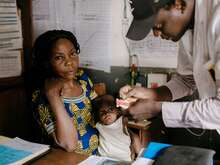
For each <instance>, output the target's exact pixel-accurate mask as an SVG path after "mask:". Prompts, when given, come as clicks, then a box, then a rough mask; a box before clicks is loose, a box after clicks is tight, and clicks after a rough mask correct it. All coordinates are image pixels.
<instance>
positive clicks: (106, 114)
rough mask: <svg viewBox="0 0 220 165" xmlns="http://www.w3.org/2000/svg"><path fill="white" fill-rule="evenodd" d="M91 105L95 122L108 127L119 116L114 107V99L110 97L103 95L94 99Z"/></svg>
mask: <svg viewBox="0 0 220 165" xmlns="http://www.w3.org/2000/svg"><path fill="white" fill-rule="evenodd" d="M92 105H93V107H92V108H93V111H94V115H95V121H96V122H100V123H102V124H105V125H109V124H112V123H114V122H115V121H116V120H117V119H118V117H119V116H120V115H121V114H120V111H119V110H118V109H117V108H116V106H115V99H114V97H113V96H111V95H103V96H100V97H98V98H96V99H94V100H93V102H92Z"/></svg>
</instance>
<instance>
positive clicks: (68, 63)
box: [66, 58, 73, 67]
mask: <svg viewBox="0 0 220 165" xmlns="http://www.w3.org/2000/svg"><path fill="white" fill-rule="evenodd" d="M72 65H73V62H72V60H71V59H70V58H69V59H67V60H66V66H68V67H69V66H72Z"/></svg>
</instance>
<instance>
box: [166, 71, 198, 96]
mask: <svg viewBox="0 0 220 165" xmlns="http://www.w3.org/2000/svg"><path fill="white" fill-rule="evenodd" d="M165 86H167V87H168V88H169V90H170V91H171V93H172V100H176V99H179V98H182V97H184V96H189V95H192V94H193V92H194V91H195V90H196V85H195V82H194V79H193V75H180V74H175V75H174V76H173V77H172V79H171V80H170V81H169V82H167V83H166V84H165Z"/></svg>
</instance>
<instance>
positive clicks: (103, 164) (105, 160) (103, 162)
mask: <svg viewBox="0 0 220 165" xmlns="http://www.w3.org/2000/svg"><path fill="white" fill-rule="evenodd" d="M91 162H92V164H93V165H130V164H131V163H130V162H125V161H118V160H115V159H111V158H109V157H103V156H94V155H92V156H90V157H88V158H87V159H86V160H84V161H83V162H81V163H80V164H79V165H91Z"/></svg>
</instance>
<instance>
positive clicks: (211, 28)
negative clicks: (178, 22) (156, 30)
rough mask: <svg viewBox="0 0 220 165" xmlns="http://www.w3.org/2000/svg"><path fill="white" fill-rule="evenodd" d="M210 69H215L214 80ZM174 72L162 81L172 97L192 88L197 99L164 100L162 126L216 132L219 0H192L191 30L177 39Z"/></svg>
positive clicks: (219, 116)
mask: <svg viewBox="0 0 220 165" xmlns="http://www.w3.org/2000/svg"><path fill="white" fill-rule="evenodd" d="M191 45H192V46H191ZM210 68H213V69H214V70H215V77H216V82H215V81H214V80H213V79H212V77H211V75H210V73H209V69H210ZM177 71H178V73H179V75H177V76H176V77H174V78H173V79H172V80H171V81H170V82H168V83H167V84H166V86H167V87H168V88H169V89H170V91H171V93H172V96H173V100H175V99H178V98H181V97H183V96H186V95H189V94H192V92H193V91H194V90H195V88H196V87H197V89H198V92H199V95H200V99H199V100H194V101H191V102H178V103H177V102H173V103H171V102H164V103H163V104H162V117H163V121H164V123H165V125H166V126H167V127H193V128H204V129H216V130H217V131H218V132H219V133H220V0H195V24H194V32H193V34H192V31H188V32H186V34H185V35H184V36H183V38H182V39H181V41H180V51H179V56H178V68H177Z"/></svg>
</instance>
